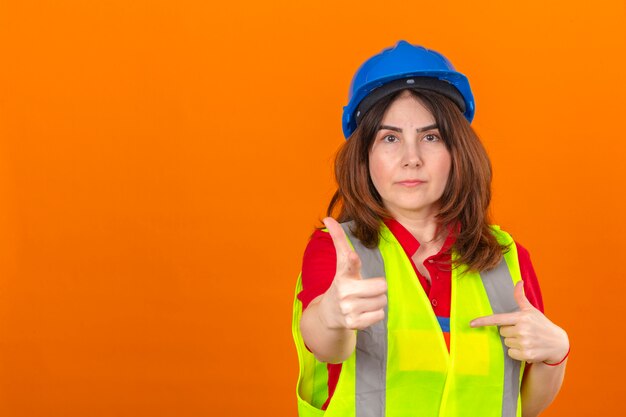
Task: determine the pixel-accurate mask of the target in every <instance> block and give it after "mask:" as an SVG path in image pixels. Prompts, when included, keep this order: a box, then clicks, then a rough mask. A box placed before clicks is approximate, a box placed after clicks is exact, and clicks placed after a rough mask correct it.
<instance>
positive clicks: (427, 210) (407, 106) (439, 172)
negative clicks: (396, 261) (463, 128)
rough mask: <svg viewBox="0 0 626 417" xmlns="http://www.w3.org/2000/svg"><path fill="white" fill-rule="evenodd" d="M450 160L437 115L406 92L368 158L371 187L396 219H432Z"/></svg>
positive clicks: (387, 116)
mask: <svg viewBox="0 0 626 417" xmlns="http://www.w3.org/2000/svg"><path fill="white" fill-rule="evenodd" d="M451 164H452V160H451V157H450V152H448V150H447V148H446V145H445V143H444V142H443V139H442V138H441V134H440V133H439V130H438V129H437V125H436V122H435V118H434V117H433V115H432V114H431V113H430V112H429V111H428V110H427V109H426V107H424V105H422V103H420V102H419V101H418V100H417V99H416V98H415V97H413V96H412V95H411V93H409V92H408V91H405V92H403V93H401V95H400V96H398V98H397V99H396V100H395V101H394V102H393V103H391V105H390V106H389V108H388V109H387V111H386V112H385V115H384V116H383V119H382V122H381V124H380V127H379V130H378V132H377V133H376V137H375V138H374V142H373V144H372V147H371V149H370V153H369V170H370V176H371V178H372V182H373V183H374V186H375V187H376V190H377V191H378V193H379V194H380V196H381V197H382V199H383V203H384V205H385V207H386V208H387V210H389V212H390V213H391V215H392V216H394V217H396V218H397V217H402V216H411V217H415V215H418V216H420V217H425V216H430V215H434V214H436V213H437V210H438V208H439V206H438V202H439V199H440V198H441V196H442V194H443V191H444V189H445V186H446V183H447V182H448V175H449V173H450V167H451Z"/></svg>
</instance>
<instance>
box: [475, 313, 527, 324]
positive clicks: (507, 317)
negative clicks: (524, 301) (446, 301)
mask: <svg viewBox="0 0 626 417" xmlns="http://www.w3.org/2000/svg"><path fill="white" fill-rule="evenodd" d="M518 320H519V317H518V313H502V314H492V315H491V316H484V317H479V318H476V319H474V320H472V321H471V322H470V326H471V327H484V326H513V325H515V324H517V322H518Z"/></svg>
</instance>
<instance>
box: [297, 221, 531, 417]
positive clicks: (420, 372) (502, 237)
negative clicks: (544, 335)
mask: <svg viewBox="0 0 626 417" xmlns="http://www.w3.org/2000/svg"><path fill="white" fill-rule="evenodd" d="M342 227H343V228H344V230H345V231H346V235H347V236H348V237H349V240H350V243H351V244H352V246H353V247H354V249H355V251H356V252H357V253H358V255H359V257H360V258H361V264H362V267H361V274H362V276H363V278H371V277H376V276H384V277H385V278H386V280H387V287H388V293H387V297H388V304H387V309H386V312H385V313H386V314H385V319H384V320H383V321H381V322H379V323H376V324H375V325H373V326H370V327H368V328H367V329H365V330H362V331H358V332H357V346H356V349H355V351H354V352H353V354H352V355H351V356H350V357H349V358H348V359H347V360H346V361H344V362H343V365H342V370H341V374H340V377H339V380H338V382H337V387H336V389H335V392H334V395H333V397H332V400H331V401H330V403H329V405H328V408H327V410H326V411H323V410H321V409H320V407H321V405H322V404H323V403H324V401H325V400H326V399H327V397H328V388H327V380H328V375H327V367H326V363H322V362H319V361H317V360H316V359H315V357H314V356H313V354H311V352H309V351H308V350H307V348H306V347H305V346H304V342H303V340H302V335H301V334H300V317H301V315H302V304H301V303H300V301H299V300H298V298H297V297H295V300H294V309H293V323H292V330H293V336H294V340H295V342H296V348H297V350H298V358H299V362H300V377H299V380H298V385H297V389H296V391H297V396H298V412H299V415H300V417H316V416H325V417H336V416H337V417H352V416H354V417H408V416H411V417H414V416H439V417H496V416H497V417H520V416H521V410H522V408H521V397H520V387H521V381H522V375H523V372H524V363H523V362H519V361H516V360H514V359H512V358H510V357H509V356H508V355H507V354H506V352H507V349H508V348H507V347H506V346H505V345H504V340H503V338H502V337H501V336H500V334H499V330H498V328H497V327H496V326H488V327H481V328H471V327H470V326H469V323H470V321H471V320H472V319H474V318H476V317H481V316H487V315H490V314H497V313H508V312H512V311H517V310H519V307H518V306H517V303H516V302H515V299H514V297H513V288H514V286H515V283H517V281H519V280H520V279H521V275H520V269H519V263H518V259H517V250H516V247H515V244H514V243H513V239H512V238H511V236H510V235H509V234H507V233H506V232H504V231H502V230H500V228H499V227H498V226H492V230H493V233H494V235H495V236H496V238H497V239H498V241H499V242H500V243H501V244H505V245H508V246H509V250H508V251H507V252H506V253H504V257H503V260H502V262H501V263H500V265H498V266H497V267H496V268H495V269H493V270H490V271H487V272H481V273H476V272H467V268H466V267H464V266H463V265H461V266H459V267H457V268H454V269H453V270H452V299H451V304H450V352H448V349H447V347H446V343H445V340H444V337H443V333H442V331H441V327H440V325H439V323H438V321H437V318H436V316H435V314H434V312H433V309H432V307H431V304H430V300H429V299H428V297H427V296H426V293H425V292H424V290H423V288H422V286H421V285H420V283H419V280H418V278H417V276H416V275H415V271H414V270H413V267H412V266H411V262H410V260H409V258H408V257H407V256H406V253H405V252H404V249H403V248H402V246H400V243H399V242H398V241H397V240H396V238H395V237H394V236H393V234H392V233H391V232H390V231H389V229H388V228H387V227H386V226H384V225H382V227H381V232H380V233H381V239H380V243H379V245H378V248H375V249H368V248H365V247H364V246H363V245H362V244H361V242H360V241H359V240H358V239H356V238H354V236H353V235H352V234H351V233H350V230H349V223H345V224H342ZM452 256H453V258H452V259H453V260H454V259H456V254H454V253H453V255H452ZM301 290H302V283H301V277H298V283H297V286H296V295H297V294H298V293H299V292H300V291H301Z"/></svg>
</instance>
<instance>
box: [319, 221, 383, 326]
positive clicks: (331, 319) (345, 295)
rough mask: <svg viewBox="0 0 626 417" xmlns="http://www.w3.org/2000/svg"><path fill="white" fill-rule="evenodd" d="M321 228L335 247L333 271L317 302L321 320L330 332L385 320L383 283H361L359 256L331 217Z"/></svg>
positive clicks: (378, 279)
mask: <svg viewBox="0 0 626 417" xmlns="http://www.w3.org/2000/svg"><path fill="white" fill-rule="evenodd" d="M324 225H326V228H327V229H328V232H329V233H330V236H331V238H332V240H333V244H334V245H335V251H336V252H337V270H336V272H335V278H334V279H333V282H332V284H331V286H330V288H329V289H328V291H326V293H324V296H323V297H322V299H321V302H320V308H321V313H322V314H321V319H322V321H323V322H324V324H325V325H326V326H327V327H328V328H331V329H351V330H355V329H358V330H362V329H365V328H366V327H369V326H371V325H372V324H374V323H377V322H379V321H381V320H382V319H383V318H384V317H385V306H386V305H387V295H386V294H387V282H386V281H385V278H383V277H377V278H368V279H363V277H362V276H361V260H360V259H359V255H358V254H357V253H356V252H355V251H354V250H353V249H352V248H351V247H350V244H349V242H348V239H347V237H346V235H345V233H344V231H343V229H342V228H341V225H339V223H337V221H336V220H335V219H333V218H331V217H327V218H325V219H324Z"/></svg>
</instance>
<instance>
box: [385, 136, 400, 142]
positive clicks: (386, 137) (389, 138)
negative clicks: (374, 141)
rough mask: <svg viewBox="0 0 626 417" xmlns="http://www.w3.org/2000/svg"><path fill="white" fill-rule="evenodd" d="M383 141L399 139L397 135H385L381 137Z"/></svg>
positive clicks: (396, 140)
mask: <svg viewBox="0 0 626 417" xmlns="http://www.w3.org/2000/svg"><path fill="white" fill-rule="evenodd" d="M381 140H382V141H383V142H387V143H396V142H398V141H399V140H400V139H398V137H397V136H395V135H385V136H383V137H382V139H381Z"/></svg>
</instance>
